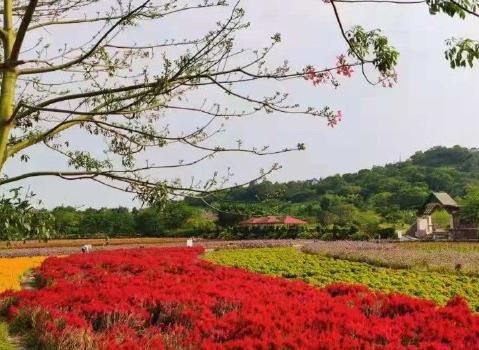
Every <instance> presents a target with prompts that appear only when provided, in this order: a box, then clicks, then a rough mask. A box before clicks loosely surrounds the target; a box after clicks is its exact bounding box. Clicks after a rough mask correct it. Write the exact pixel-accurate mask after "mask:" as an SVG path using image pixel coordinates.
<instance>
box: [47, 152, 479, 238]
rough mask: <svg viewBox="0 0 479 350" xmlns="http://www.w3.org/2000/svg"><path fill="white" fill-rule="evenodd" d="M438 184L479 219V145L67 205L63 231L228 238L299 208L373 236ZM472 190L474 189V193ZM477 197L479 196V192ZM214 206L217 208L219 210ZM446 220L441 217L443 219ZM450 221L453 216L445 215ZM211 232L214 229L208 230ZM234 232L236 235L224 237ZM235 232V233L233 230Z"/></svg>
mask: <svg viewBox="0 0 479 350" xmlns="http://www.w3.org/2000/svg"><path fill="white" fill-rule="evenodd" d="M431 191H445V192H448V193H449V194H451V196H453V197H455V198H456V199H457V200H462V198H464V197H466V196H468V197H471V198H472V199H471V201H472V202H471V203H473V207H474V205H475V204H474V203H476V202H477V207H478V210H477V213H476V211H475V209H473V210H472V211H469V212H468V213H469V214H468V215H469V216H470V217H471V218H472V219H473V220H475V218H476V216H477V219H478V220H479V150H477V149H467V148H463V147H459V146H455V147H452V148H446V147H435V148H432V149H429V150H427V151H425V152H417V153H416V154H414V155H413V156H412V157H411V158H410V159H408V160H406V161H403V162H399V163H395V164H388V165H386V166H376V167H373V168H372V169H367V170H360V171H358V172H357V173H353V174H344V175H336V176H330V177H327V178H324V179H314V180H308V181H291V182H287V183H271V182H269V181H263V182H260V183H252V184H250V185H249V186H247V187H245V188H241V189H236V190H234V191H230V192H223V193H220V194H215V195H214V196H211V197H209V198H208V199H207V201H206V203H207V204H206V203H205V202H203V201H201V202H200V201H194V200H184V201H174V202H171V203H169V204H168V205H167V206H166V208H165V210H164V211H163V212H159V211H158V210H157V209H153V208H146V209H138V210H137V209H134V210H128V209H127V208H116V209H107V208H105V209H87V210H82V211H80V210H77V209H75V208H71V207H59V208H56V209H54V210H53V211H52V212H51V213H52V214H53V216H54V217H55V225H56V232H57V233H58V234H60V235H63V236H78V235H81V236H88V235H95V234H99V233H101V234H107V235H109V236H115V235H124V234H127V235H130V234H140V235H155V236H157V235H188V234H190V233H191V234H195V235H202V234H203V232H207V233H208V232H209V233H208V234H210V237H212V236H214V235H217V236H218V237H222V236H221V234H223V233H224V232H225V230H226V231H228V227H233V226H234V225H235V224H236V223H237V222H238V221H240V220H242V219H244V218H247V217H249V216H253V215H293V216H297V217H299V218H302V219H306V220H307V221H308V222H310V223H311V224H313V225H316V226H314V227H316V228H314V230H319V231H321V234H320V235H318V237H331V236H332V237H333V238H348V237H351V235H353V234H356V235H361V237H362V238H364V237H373V236H375V235H376V234H377V233H378V232H381V230H384V229H393V228H394V229H398V228H406V227H407V226H408V225H410V224H411V223H413V222H414V220H415V216H416V211H417V209H418V208H419V207H420V206H421V205H422V204H423V203H424V201H425V200H426V198H427V196H428V195H429V194H430V192H431ZM467 193H469V195H468V194H467ZM475 196H476V197H477V201H476V198H475ZM213 208H214V209H213ZM439 219H440V218H439ZM443 220H444V222H445V223H447V222H448V218H443ZM208 234H206V236H207V235H208ZM224 237H232V236H228V235H226V236H224ZM233 237H234V236H233Z"/></svg>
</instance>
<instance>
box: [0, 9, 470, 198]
mask: <svg viewBox="0 0 479 350" xmlns="http://www.w3.org/2000/svg"><path fill="white" fill-rule="evenodd" d="M347 1H351V2H354V1H369V0H342V1H339V0H334V1H331V2H330V4H331V5H332V6H333V8H334V13H335V15H336V18H337V20H338V24H339V27H340V30H341V34H342V35H343V37H344V39H345V40H346V42H347V44H348V47H349V49H348V52H347V53H346V54H344V55H339V56H338V59H337V62H332V64H331V66H330V67H328V68H324V69H317V68H315V67H313V66H310V65H306V66H305V67H299V68H296V69H293V68H291V67H289V66H288V64H287V63H284V64H281V65H279V66H271V64H269V60H268V56H269V54H270V53H271V51H272V50H273V48H274V47H275V46H276V45H277V44H278V43H280V41H281V36H280V35H279V34H274V35H272V37H271V44H270V45H269V46H267V47H263V48H259V49H257V50H254V51H252V50H249V49H250V48H245V47H238V45H237V43H236V42H235V37H236V35H237V33H238V32H240V31H242V30H247V28H248V23H247V22H245V21H244V10H243V9H242V8H241V7H240V6H239V3H236V4H233V5H228V4H226V3H225V1H224V0H198V1H194V0H193V2H188V3H187V2H184V1H182V0H141V1H139V0H127V1H120V0H104V1H98V0H73V1H72V0H2V4H3V6H2V7H1V8H0V11H1V13H2V15H3V23H2V28H1V29H0V42H1V44H2V46H3V53H2V54H1V55H0V61H1V63H0V70H1V73H2V84H1V91H0V188H1V187H2V186H4V185H7V184H12V183H15V182H19V181H21V180H23V179H27V178H33V177H43V176H52V177H58V178H61V179H65V180H85V179H87V180H91V181H95V182H98V183H101V184H104V185H106V186H109V187H113V188H116V189H119V190H123V191H126V192H129V193H133V194H135V195H136V196H137V198H138V199H140V200H141V201H144V202H147V203H150V204H152V203H161V202H163V201H164V200H165V198H167V197H168V196H169V195H172V194H173V195H202V194H204V193H209V192H211V191H216V190H219V189H222V188H225V187H228V185H227V183H226V182H227V181H228V179H229V177H230V176H229V175H226V176H224V177H220V176H218V175H216V174H214V175H213V176H212V177H211V178H210V179H209V180H208V181H206V182H202V183H196V182H195V183H192V184H183V183H181V182H180V181H178V180H175V181H167V180H166V179H165V177H164V176H162V175H163V174H162V170H165V169H171V168H187V167H189V166H192V165H195V164H198V163H201V162H203V161H207V160H208V159H211V158H212V157H214V156H216V155H218V154H220V153H237V152H243V153H250V154H254V155H258V156H263V155H273V154H278V153H282V152H289V151H293V150H301V149H304V145H303V144H302V143H299V144H297V145H296V146H294V147H285V148H283V149H278V150H270V149H269V148H268V147H267V146H264V147H256V148H244V147H243V146H242V144H241V142H238V146H237V147H233V148H231V147H227V146H223V145H221V144H217V143H215V138H214V136H216V135H217V134H218V133H220V132H221V131H222V130H223V126H222V125H221V120H222V119H227V118H240V117H244V116H248V115H252V114H255V113H262V112H266V113H275V114H281V113H294V114H298V113H299V114H304V115H309V116H312V117H321V118H325V119H326V121H327V123H328V124H329V125H330V126H335V125H336V124H337V123H338V122H339V121H340V120H341V118H342V113H341V111H339V110H333V109H332V108H330V107H329V106H316V107H315V106H304V107H302V106H299V105H297V104H295V103H292V102H289V100H288V94H284V93H280V92H278V91H271V93H270V94H268V95H266V96H263V95H257V93H256V90H255V89H254V88H251V84H254V83H255V82H259V81H264V80H272V81H276V82H279V83H281V82H284V81H287V80H290V79H306V80H308V81H310V82H312V85H316V86H317V85H320V84H332V85H334V86H338V85H339V78H341V77H350V76H351V74H352V73H353V71H354V70H356V69H360V70H361V71H362V73H363V75H364V76H365V77H366V79H367V80H368V81H370V82H371V83H373V84H378V83H379V84H383V85H384V86H390V85H392V83H393V82H394V81H395V80H396V74H395V71H394V67H395V65H396V63H397V58H398V52H397V51H396V50H395V49H394V48H393V47H391V46H390V45H389V43H388V40H387V38H386V37H385V36H383V35H382V34H381V33H380V32H379V31H378V30H373V31H366V30H364V29H363V28H361V27H354V28H353V29H351V30H345V29H344V28H343V25H342V23H341V20H340V17H339V13H338V10H337V7H336V3H338V2H347ZM451 4H453V2H450V1H439V2H437V1H434V2H431V1H428V5H429V6H430V9H431V11H432V12H434V13H436V12H441V11H442V12H446V13H447V14H449V15H453V14H454V13H459V14H460V15H464V14H465V13H466V12H471V11H473V5H471V4H462V5H461V4H455V3H454V4H455V5H451ZM214 8H224V9H225V10H227V15H225V17H224V18H223V19H222V20H220V21H219V22H217V25H216V27H215V28H211V30H209V31H207V32H206V33H203V34H202V35H201V34H199V35H198V36H196V37H174V38H170V39H166V40H165V39H164V38H163V39H161V40H157V41H153V42H144V41H141V40H140V39H142V38H135V37H134V34H132V33H134V30H135V28H137V27H144V26H152V25H155V26H158V27H159V26H161V25H163V23H164V22H165V21H166V20H167V19H168V18H169V17H172V16H178V15H185V14H190V16H197V15H200V14H201V15H203V16H204V15H206V14H207V13H209V11H213V9H214ZM211 13H218V12H211ZM155 28H156V27H155ZM65 33H75V34H77V33H81V35H70V36H69V37H68V39H65V35H64V34H65ZM82 40H83V41H82ZM456 44H457V45H459V46H460V47H462V48H461V49H457V47H458V46H457V45H456V46H455V47H456V51H454V52H452V51H451V52H452V53H451V56H448V57H449V58H450V59H454V62H455V63H454V65H455V66H460V65H462V63H463V62H462V61H461V60H459V61H458V60H457V58H455V57H457V56H458V55H462V53H464V52H468V53H469V55H473V54H472V53H471V51H470V48H471V47H472V46H473V45H476V44H473V42H468V43H466V42H465V41H463V42H459V43H456ZM461 45H462V46H461ZM471 45H472V46H471ZM451 50H453V49H451ZM457 50H459V51H457ZM461 50H462V51H461ZM476 52H477V48H476ZM454 55H455V56H454ZM468 61H469V59H468ZM305 64H306V63H305ZM366 66H371V67H372V68H373V69H374V70H375V72H376V74H377V76H378V78H374V79H372V78H371V77H370V76H367V75H366V73H365V67H366ZM368 71H370V70H368ZM245 85H248V86H249V87H248V89H249V91H251V93H250V94H245V93H244V92H243V91H244V88H243V89H242V87H243V86H245ZM198 92H203V94H204V95H207V96H211V99H210V100H208V99H207V100H204V101H202V102H201V103H198V102H197V101H196V99H190V98H189V96H190V95H191V94H195V93H198ZM218 92H219V93H221V94H223V95H225V96H226V97H225V98H221V99H218V100H215V99H214V96H218ZM233 100H237V101H239V102H241V106H242V107H241V108H240V109H235V108H233V107H231V105H232V104H233V102H232V101H233ZM219 101H221V102H219ZM237 101H235V102H234V103H235V105H238V104H237ZM178 111H180V112H184V113H188V114H191V115H193V114H197V115H201V116H203V117H205V118H206V119H204V122H203V123H198V125H197V127H196V128H195V129H194V131H191V132H183V133H179V134H177V133H174V132H172V131H170V130H169V128H168V125H166V124H165V122H164V119H163V118H164V117H165V116H168V115H170V114H171V113H173V112H178ZM72 130H79V131H80V132H82V133H85V134H88V135H90V136H91V137H94V138H98V139H99V140H101V142H102V143H103V146H104V149H103V153H101V156H99V155H98V152H95V153H92V152H90V151H87V150H85V149H84V147H79V146H75V145H74V143H73V142H72V141H71V131H72ZM174 144H181V145H183V146H185V147H189V148H191V150H194V151H195V153H194V154H200V155H199V156H198V158H196V159H194V160H191V161H187V162H181V161H178V162H176V163H172V164H156V163H153V162H151V161H145V159H144V155H145V154H147V151H148V150H151V149H155V148H157V149H158V148H160V149H164V148H166V147H169V146H172V145H174ZM33 147H36V148H37V149H39V148H40V147H41V148H40V149H42V150H43V151H44V152H52V154H58V155H60V156H62V157H64V159H65V160H66V162H65V164H66V165H68V168H62V169H45V170H40V171H34V172H27V173H24V174H19V175H15V176H10V177H9V176H8V175H7V174H5V170H4V169H5V164H6V163H7V162H9V161H11V160H12V159H14V158H17V159H19V160H21V161H24V162H28V161H29V159H30V156H31V149H32V148H33ZM139 159H141V161H140V160H139ZM277 167H278V166H277V165H274V166H273V167H271V168H270V169H266V170H263V171H262V172H261V173H260V174H259V176H258V178H261V177H263V176H265V175H267V174H269V173H270V172H271V171H274V170H275V169H277Z"/></svg>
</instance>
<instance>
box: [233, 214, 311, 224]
mask: <svg viewBox="0 0 479 350" xmlns="http://www.w3.org/2000/svg"><path fill="white" fill-rule="evenodd" d="M239 224H240V225H241V226H263V225H284V226H298V225H307V224H308V223H307V222H306V221H304V220H300V219H298V218H295V217H292V216H288V215H286V216H260V217H253V218H250V219H248V220H244V221H241V222H240V223H239Z"/></svg>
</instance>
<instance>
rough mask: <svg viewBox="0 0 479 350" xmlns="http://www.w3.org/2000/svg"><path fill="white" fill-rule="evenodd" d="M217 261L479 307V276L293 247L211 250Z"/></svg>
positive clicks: (324, 282) (322, 282) (318, 283)
mask: <svg viewBox="0 0 479 350" xmlns="http://www.w3.org/2000/svg"><path fill="white" fill-rule="evenodd" d="M207 259H208V260H211V261H214V262H216V263H219V264H222V265H227V266H232V267H241V268H246V269H248V270H250V271H253V272H260V273H265V274H269V275H275V276H282V277H287V278H300V279H302V280H303V281H305V282H307V283H309V284H313V285H315V286H318V287H325V286H327V285H329V284H331V283H349V284H361V285H365V286H367V287H369V288H371V289H372V290H377V291H381V292H384V293H391V292H392V293H400V294H407V295H411V296H415V297H418V298H425V299H430V300H433V301H435V302H437V303H439V304H441V305H445V304H446V303H447V302H448V301H449V300H450V299H451V298H453V297H454V296H456V295H460V296H462V297H464V298H465V299H466V301H467V302H468V303H469V306H470V307H471V308H472V309H473V310H476V311H479V277H478V276H468V275H463V274H458V273H439V272H434V271H420V270H416V269H399V270H397V269H391V268H383V267H377V266H373V265H371V264H368V263H363V262H355V261H348V260H343V259H333V258H330V257H326V256H322V255H315V254H305V253H302V252H300V251H298V250H296V249H293V248H272V249H241V250H228V251H216V252H211V253H208V255H207Z"/></svg>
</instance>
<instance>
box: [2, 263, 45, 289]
mask: <svg viewBox="0 0 479 350" xmlns="http://www.w3.org/2000/svg"><path fill="white" fill-rule="evenodd" d="M45 259H46V257H45V256H34V257H21V258H0V292H3V291H5V290H7V289H14V290H18V289H20V288H21V286H20V277H21V276H22V274H23V273H25V272H26V271H28V270H29V269H32V268H34V267H37V266H40V265H41V263H42V262H43V260H45Z"/></svg>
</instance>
